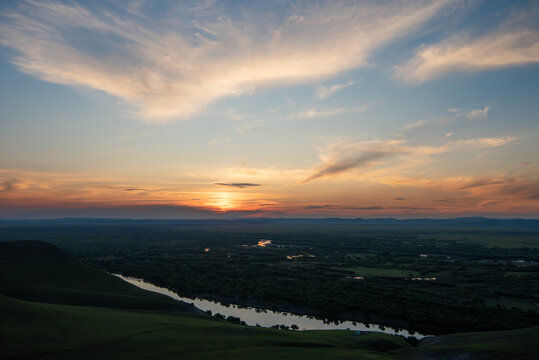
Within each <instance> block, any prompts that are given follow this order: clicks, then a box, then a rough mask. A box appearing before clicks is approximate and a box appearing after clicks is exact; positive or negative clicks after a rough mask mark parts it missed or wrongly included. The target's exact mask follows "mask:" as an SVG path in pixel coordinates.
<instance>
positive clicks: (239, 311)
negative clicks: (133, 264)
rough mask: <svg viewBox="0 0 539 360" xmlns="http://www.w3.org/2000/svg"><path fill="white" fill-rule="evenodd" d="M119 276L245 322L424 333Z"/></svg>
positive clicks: (248, 323)
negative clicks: (186, 293) (196, 294)
mask: <svg viewBox="0 0 539 360" xmlns="http://www.w3.org/2000/svg"><path fill="white" fill-rule="evenodd" d="M113 275H116V276H118V277H119V278H121V279H123V280H124V281H127V282H129V283H131V284H133V285H135V286H138V287H139V288H141V289H144V290H149V291H153V292H157V293H160V294H164V295H167V296H170V297H171V298H173V299H175V300H179V301H183V302H186V303H190V304H191V303H192V304H193V305H194V306H196V307H197V308H199V309H200V310H202V311H208V310H210V311H211V312H212V314H214V315H215V314H217V313H219V314H221V315H224V316H225V317H228V316H235V317H238V318H240V319H241V320H243V321H245V323H246V324H247V325H250V326H256V325H257V324H258V325H260V326H262V327H271V326H273V325H281V324H282V325H287V326H291V325H293V324H295V325H297V326H298V327H299V329H300V330H337V329H339V330H347V329H349V330H354V331H378V332H383V333H386V334H391V335H395V334H397V335H403V336H406V337H408V336H415V337H416V338H418V339H421V338H423V337H425V336H427V335H423V334H420V333H417V332H415V333H412V332H410V331H408V330H406V329H400V330H398V331H397V330H395V329H392V328H389V327H383V326H382V327H381V326H380V325H376V324H364V323H360V322H354V321H338V322H327V321H324V320H321V319H315V318H313V317H310V316H307V315H298V314H294V313H289V312H281V311H273V310H269V309H258V308H253V307H244V306H239V305H234V304H223V303H220V302H213V301H209V300H205V299H199V298H196V299H191V298H186V297H182V296H180V295H178V294H177V293H175V292H173V291H171V290H169V289H166V288H163V287H159V286H156V285H154V284H151V283H149V282H146V281H144V280H143V279H137V278H133V277H127V276H123V275H120V274H113Z"/></svg>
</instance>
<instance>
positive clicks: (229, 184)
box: [215, 183, 260, 189]
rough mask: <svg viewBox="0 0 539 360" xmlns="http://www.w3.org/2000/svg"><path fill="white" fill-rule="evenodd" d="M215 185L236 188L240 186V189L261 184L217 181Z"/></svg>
mask: <svg viewBox="0 0 539 360" xmlns="http://www.w3.org/2000/svg"><path fill="white" fill-rule="evenodd" d="M215 185H220V186H229V187H235V188H240V189H243V188H247V187H253V186H260V184H253V183H215Z"/></svg>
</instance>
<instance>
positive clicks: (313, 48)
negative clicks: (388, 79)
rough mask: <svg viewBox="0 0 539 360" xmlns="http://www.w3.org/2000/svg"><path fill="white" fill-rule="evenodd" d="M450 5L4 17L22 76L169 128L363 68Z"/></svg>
mask: <svg viewBox="0 0 539 360" xmlns="http://www.w3.org/2000/svg"><path fill="white" fill-rule="evenodd" d="M452 2H453V1H451V0H438V1H415V2H400V1H394V2H392V3H391V4H387V3H385V2H384V3H383V4H380V3H378V2H368V3H367V2H361V3H348V2H327V3H326V2H324V3H321V4H314V3H311V2H306V3H305V4H303V5H302V6H295V5H290V6H288V7H287V8H285V9H284V14H285V16H272V14H261V13H257V12H256V10H252V9H251V10H246V11H243V12H241V13H240V14H239V15H238V14H234V17H228V16H227V15H226V14H223V13H219V14H218V15H215V13H216V12H211V11H204V12H203V14H206V15H205V16H206V17H201V18H199V17H197V16H195V15H193V16H192V17H190V18H189V17H188V15H189V14H187V15H185V16H184V17H178V18H175V17H173V16H167V17H163V18H148V17H141V16H138V15H136V14H134V13H133V12H131V13H130V12H123V13H117V12H114V11H113V10H111V8H110V7H109V8H107V9H102V10H96V8H95V7H93V6H92V7H90V6H88V7H85V6H83V5H80V4H76V3H59V2H55V1H42V2H36V1H24V2H21V3H17V4H16V5H15V6H14V8H13V9H6V10H5V11H3V16H2V18H1V20H0V34H2V35H1V37H0V44H2V45H4V46H8V47H11V48H13V49H15V50H16V53H17V55H16V57H14V58H13V63H14V64H15V65H16V66H17V67H18V68H19V69H20V70H21V71H23V72H24V73H27V74H31V75H33V76H36V77H38V78H40V79H42V80H45V81H49V82H53V83H58V84H64V85H68V86H75V87H85V88H90V89H94V90H99V91H103V92H105V93H107V94H109V95H112V96H115V97H117V98H119V99H121V100H123V101H125V102H126V103H127V104H129V105H130V106H131V108H132V109H134V110H133V115H134V116H138V117H140V118H143V119H145V120H147V121H153V122H162V121H169V120H172V119H179V118H188V117H190V116H192V115H194V114H196V113H199V112H200V111H202V110H203V109H204V108H205V107H206V106H207V105H208V104H211V103H212V102H214V101H216V100H218V99H221V98H223V97H227V96H237V95H241V94H244V93H246V92H250V91H253V90H254V89H256V88H257V87H260V86H268V85H271V86H275V85H278V84H290V83H301V82H306V81H312V80H314V79H318V78H321V77H327V76H331V75H335V74H338V73H340V72H342V71H345V70H350V69H355V68H358V67H361V66H364V65H366V64H367V61H368V60H367V59H368V58H369V56H370V55H371V54H372V52H373V51H374V50H375V49H377V48H379V47H381V46H383V45H385V44H387V43H389V42H390V41H392V40H395V39H397V38H400V37H403V36H406V35H408V34H410V33H412V32H413V31H416V30H417V29H419V28H420V27H421V26H422V25H423V24H424V23H426V22H427V21H429V20H431V19H433V18H434V17H436V16H438V15H440V13H441V12H442V10H443V9H445V8H446V5H447V4H449V3H452ZM216 4H217V5H218V3H216ZM211 5H213V4H212V2H209V3H208V7H209V6H211ZM217 5H216V6H217ZM205 7H206V6H205ZM148 13H149V12H148ZM169 13H172V12H169ZM208 14H209V15H208ZM201 16H202V15H201ZM208 16H210V17H208ZM186 17H187V18H186ZM335 89H336V88H335ZM329 91H330V90H329V89H328V94H329ZM334 91H336V90H334Z"/></svg>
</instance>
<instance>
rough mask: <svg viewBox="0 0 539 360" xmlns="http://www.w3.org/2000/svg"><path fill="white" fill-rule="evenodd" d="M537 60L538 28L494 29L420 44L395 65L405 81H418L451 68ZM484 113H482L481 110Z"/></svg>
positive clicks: (478, 68)
mask: <svg viewBox="0 0 539 360" xmlns="http://www.w3.org/2000/svg"><path fill="white" fill-rule="evenodd" d="M537 62H539V31H537V30H533V29H521V30H509V31H498V32H495V33H492V34H487V35H484V36H480V37H477V38H470V37H468V36H454V37H451V38H449V39H447V40H445V41H443V42H441V43H439V44H435V45H430V46H429V45H423V46H421V47H420V48H419V49H418V50H417V51H416V53H415V56H414V57H413V58H412V59H411V60H409V61H408V62H407V63H406V64H404V65H402V66H399V67H397V68H396V73H395V75H396V77H397V78H399V79H400V80H402V81H403V82H405V83H409V84H421V83H424V82H426V81H429V80H432V79H434V78H437V77H439V76H442V75H444V74H445V73H448V72H452V71H484V70H490V69H497V68H503V67H508V66H518V65H525V64H532V63H537ZM485 115H486V113H485Z"/></svg>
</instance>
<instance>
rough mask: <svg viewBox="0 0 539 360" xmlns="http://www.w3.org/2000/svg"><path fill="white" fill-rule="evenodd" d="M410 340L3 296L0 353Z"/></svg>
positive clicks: (278, 350) (106, 353) (95, 353)
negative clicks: (292, 328) (47, 302)
mask: <svg viewBox="0 0 539 360" xmlns="http://www.w3.org/2000/svg"><path fill="white" fill-rule="evenodd" d="M403 346H405V343H404V341H403V340H401V339H399V338H397V337H393V336H389V335H385V334H374V333H373V334H369V335H363V336H354V335H353V334H352V332H351V331H306V332H293V331H286V330H274V329H264V328H254V327H247V326H240V325H233V324H230V323H227V322H225V321H221V320H217V319H215V318H212V317H208V316H204V315H193V314H181V313H165V312H156V311H140V310H138V311H135V310H120V309H106V308H95V307H80V306H68V305H53V304H43V303H32V302H26V301H22V300H17V299H12V298H9V297H5V296H0V359H11V358H13V359H15V358H27V359H28V358H39V359H73V358H77V359H79V360H83V359H149V358H152V359H173V358H174V359H177V358H181V359H225V360H226V359H307V358H308V359H406V357H404V356H401V355H394V354H386V353H382V352H380V351H385V350H391V349H395V348H400V347H403Z"/></svg>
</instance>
